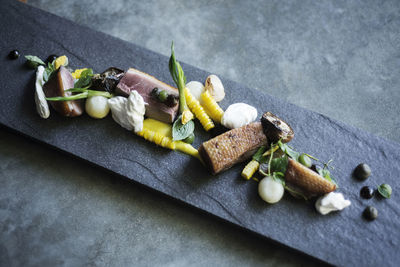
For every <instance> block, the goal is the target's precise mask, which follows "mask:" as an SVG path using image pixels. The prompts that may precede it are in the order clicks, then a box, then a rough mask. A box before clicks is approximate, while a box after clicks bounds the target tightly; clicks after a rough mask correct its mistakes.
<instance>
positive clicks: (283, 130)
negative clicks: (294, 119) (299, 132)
mask: <svg viewBox="0 0 400 267" xmlns="http://www.w3.org/2000/svg"><path fill="white" fill-rule="evenodd" d="M261 123H262V126H263V129H264V133H265V135H266V136H267V137H268V141H269V142H273V143H276V142H278V141H279V140H282V142H284V143H287V142H289V141H290V140H292V138H293V137H294V132H293V129H292V128H291V127H290V125H289V124H288V123H287V122H285V121H284V120H282V119H280V118H278V117H277V116H275V115H274V114H272V113H271V112H266V113H264V115H262V117H261Z"/></svg>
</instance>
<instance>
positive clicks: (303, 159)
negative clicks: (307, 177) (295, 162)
mask: <svg viewBox="0 0 400 267" xmlns="http://www.w3.org/2000/svg"><path fill="white" fill-rule="evenodd" d="M299 162H300V163H301V164H303V165H304V166H306V167H307V168H311V166H312V161H311V158H310V157H309V156H307V154H305V153H302V154H301V155H300V156H299Z"/></svg>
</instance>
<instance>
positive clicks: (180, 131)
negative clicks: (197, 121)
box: [172, 115, 194, 141]
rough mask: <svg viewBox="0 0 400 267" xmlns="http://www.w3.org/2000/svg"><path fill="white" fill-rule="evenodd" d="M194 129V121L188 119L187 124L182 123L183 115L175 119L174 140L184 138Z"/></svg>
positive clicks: (173, 127)
mask: <svg viewBox="0 0 400 267" xmlns="http://www.w3.org/2000/svg"><path fill="white" fill-rule="evenodd" d="M193 131H194V122H193V121H188V122H187V123H186V124H182V115H181V116H179V117H178V119H177V120H175V122H174V124H173V125H172V140H174V141H177V140H183V139H185V138H186V137H188V136H189V135H191V134H192V133H193Z"/></svg>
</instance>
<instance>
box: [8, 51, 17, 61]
mask: <svg viewBox="0 0 400 267" xmlns="http://www.w3.org/2000/svg"><path fill="white" fill-rule="evenodd" d="M8 57H9V58H10V59H17V58H19V51H18V50H12V51H10V53H9V54H8Z"/></svg>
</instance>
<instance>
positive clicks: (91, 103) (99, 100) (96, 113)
mask: <svg viewBox="0 0 400 267" xmlns="http://www.w3.org/2000/svg"><path fill="white" fill-rule="evenodd" d="M85 110H86V113H87V114H88V115H89V116H90V117H92V118H95V119H102V118H104V117H105V116H107V114H108V112H110V107H109V106H108V99H107V98H106V97H104V96H91V97H88V98H87V99H86V104H85Z"/></svg>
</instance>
